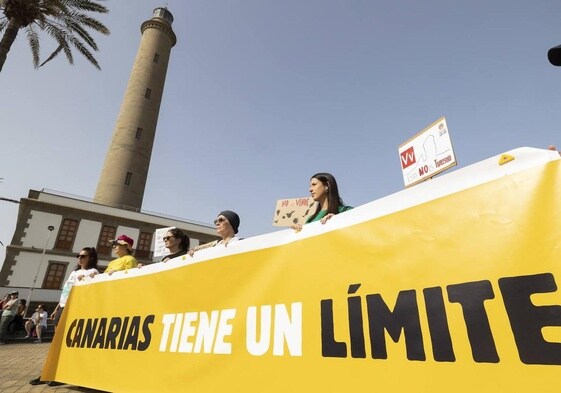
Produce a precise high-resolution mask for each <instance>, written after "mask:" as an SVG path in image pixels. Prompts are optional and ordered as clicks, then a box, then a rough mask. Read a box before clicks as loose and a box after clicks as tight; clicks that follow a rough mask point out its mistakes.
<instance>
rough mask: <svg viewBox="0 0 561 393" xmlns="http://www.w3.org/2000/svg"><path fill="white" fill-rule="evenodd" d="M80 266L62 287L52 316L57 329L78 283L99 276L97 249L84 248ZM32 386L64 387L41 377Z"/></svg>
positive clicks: (80, 254) (34, 380) (79, 259)
mask: <svg viewBox="0 0 561 393" xmlns="http://www.w3.org/2000/svg"><path fill="white" fill-rule="evenodd" d="M76 258H78V264H77V265H76V267H75V268H74V270H73V271H72V273H70V276H68V279H67V280H66V282H65V283H64V286H63V287H62V293H61V295H60V301H59V302H58V304H57V305H56V307H55V310H54V311H53V313H52V314H51V318H53V319H54V320H55V328H56V326H57V324H58V321H59V320H60V316H61V315H62V311H63V310H64V306H65V305H66V301H67V300H68V295H70V290H71V289H72V286H73V285H74V283H75V282H76V281H81V280H83V279H84V277H86V276H89V277H94V276H95V275H96V274H99V271H98V270H97V251H96V249H95V247H84V248H82V250H81V251H80V253H79V254H78V255H76ZM29 383H30V384H31V385H40V384H43V383H46V384H47V385H49V386H59V385H62V383H60V382H56V381H50V382H49V381H41V377H40V376H39V377H37V378H33V379H32V380H31V381H29Z"/></svg>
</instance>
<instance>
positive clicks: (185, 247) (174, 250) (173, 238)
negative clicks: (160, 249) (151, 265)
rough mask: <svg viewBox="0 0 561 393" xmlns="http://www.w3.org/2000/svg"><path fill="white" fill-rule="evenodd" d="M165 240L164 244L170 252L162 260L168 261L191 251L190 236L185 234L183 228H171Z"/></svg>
mask: <svg viewBox="0 0 561 393" xmlns="http://www.w3.org/2000/svg"><path fill="white" fill-rule="evenodd" d="M163 240H164V245H165V246H166V248H167V249H168V250H169V252H170V253H169V255H166V256H165V257H164V258H163V259H162V262H167V261H169V260H170V259H173V258H177V257H179V256H181V255H185V254H187V252H188V251H189V243H190V242H189V236H187V235H186V234H184V233H183V231H181V229H177V228H172V229H170V230H169V231H167V233H166V235H165V236H164V238H163Z"/></svg>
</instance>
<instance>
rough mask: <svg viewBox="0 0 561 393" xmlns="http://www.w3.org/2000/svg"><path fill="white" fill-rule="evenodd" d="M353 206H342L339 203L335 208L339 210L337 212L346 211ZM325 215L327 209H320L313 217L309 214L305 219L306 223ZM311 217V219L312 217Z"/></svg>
mask: <svg viewBox="0 0 561 393" xmlns="http://www.w3.org/2000/svg"><path fill="white" fill-rule="evenodd" d="M352 208H353V207H352V206H343V205H339V207H338V208H337V210H338V211H339V213H343V212H346V211H347V210H351V209H352ZM325 216H327V210H320V211H319V213H318V214H317V215H316V216H315V217H314V216H310V217H309V218H308V219H307V220H306V224H309V223H310V222H314V221H319V220H321V219H322V218H323V217H325ZM312 217H313V219H312Z"/></svg>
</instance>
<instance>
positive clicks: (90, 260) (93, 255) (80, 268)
mask: <svg viewBox="0 0 561 393" xmlns="http://www.w3.org/2000/svg"><path fill="white" fill-rule="evenodd" d="M76 258H78V263H77V265H76V267H75V268H74V270H73V271H72V273H70V276H68V279H67V280H66V282H65V283H64V286H63V287H62V293H61V294H60V300H59V302H58V304H57V305H56V307H55V309H54V311H53V312H52V314H51V318H53V319H54V320H55V326H56V325H57V324H58V320H59V319H60V316H61V315H62V310H63V309H64V306H65V305H66V301H67V300H68V296H69V295H70V290H71V289H72V286H73V285H74V283H75V282H76V281H81V280H82V279H83V278H84V277H85V276H89V277H94V276H95V275H96V274H99V271H98V270H97V251H96V250H95V247H84V248H82V251H80V253H79V254H78V255H76Z"/></svg>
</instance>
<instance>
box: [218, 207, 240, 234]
mask: <svg viewBox="0 0 561 393" xmlns="http://www.w3.org/2000/svg"><path fill="white" fill-rule="evenodd" d="M218 215H219V216H220V215H222V216H224V217H226V218H227V219H228V221H229V222H230V225H231V226H232V228H233V229H234V233H238V228H239V227H240V216H238V215H237V214H236V213H235V212H233V211H231V210H224V211H221V212H220V213H218Z"/></svg>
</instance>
